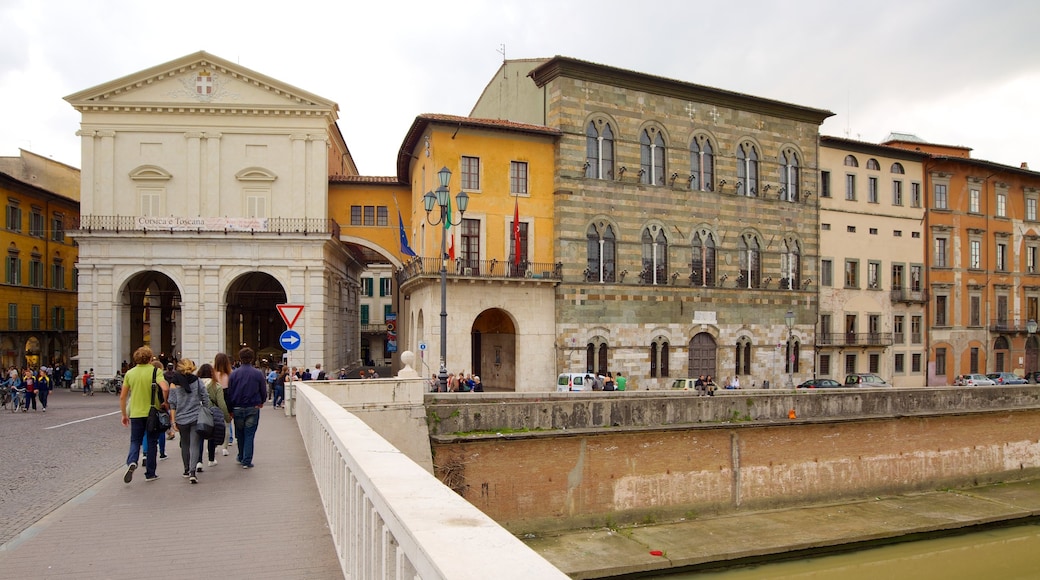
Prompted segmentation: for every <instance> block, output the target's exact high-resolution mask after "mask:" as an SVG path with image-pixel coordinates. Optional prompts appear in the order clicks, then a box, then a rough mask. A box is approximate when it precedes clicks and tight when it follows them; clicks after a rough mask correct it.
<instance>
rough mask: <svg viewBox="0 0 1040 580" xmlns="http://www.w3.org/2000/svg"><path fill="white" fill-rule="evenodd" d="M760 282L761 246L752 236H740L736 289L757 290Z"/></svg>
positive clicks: (755, 237)
mask: <svg viewBox="0 0 1040 580" xmlns="http://www.w3.org/2000/svg"><path fill="white" fill-rule="evenodd" d="M761 280H762V245H761V244H760V243H759V242H758V237H757V236H755V235H754V234H744V235H742V236H740V277H739V278H738V279H737V288H759V287H760V282H761Z"/></svg>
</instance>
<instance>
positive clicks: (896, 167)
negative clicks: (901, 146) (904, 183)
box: [890, 161, 905, 175]
mask: <svg viewBox="0 0 1040 580" xmlns="http://www.w3.org/2000/svg"><path fill="white" fill-rule="evenodd" d="M890 171H891V172H892V173H898V174H900V175H902V174H903V173H905V171H903V164H902V163H899V162H898V161H897V162H895V163H893V164H892V169H890Z"/></svg>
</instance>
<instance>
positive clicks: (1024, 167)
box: [1022, 161, 1029, 169]
mask: <svg viewBox="0 0 1040 580" xmlns="http://www.w3.org/2000/svg"><path fill="white" fill-rule="evenodd" d="M1022 169H1029V163H1027V162H1025V161H1023V162H1022Z"/></svg>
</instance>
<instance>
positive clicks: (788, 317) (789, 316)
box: [784, 310, 794, 388]
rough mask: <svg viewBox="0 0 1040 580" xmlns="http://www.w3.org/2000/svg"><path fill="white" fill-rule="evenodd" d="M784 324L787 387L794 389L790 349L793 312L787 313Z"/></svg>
mask: <svg viewBox="0 0 1040 580" xmlns="http://www.w3.org/2000/svg"><path fill="white" fill-rule="evenodd" d="M784 322H786V323H787V387H788V388H794V350H793V349H792V348H791V339H792V338H793V337H794V312H793V311H791V310H788V311H787V314H785V315H784Z"/></svg>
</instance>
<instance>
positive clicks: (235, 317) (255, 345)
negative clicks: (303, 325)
mask: <svg viewBox="0 0 1040 580" xmlns="http://www.w3.org/2000/svg"><path fill="white" fill-rule="evenodd" d="M285 300H286V299H285V289H284V288H283V287H282V284H281V283H280V282H279V281H278V280H277V279H276V278H275V277H274V276H271V275H270V274H266V273H264V272H251V273H249V274H245V275H243V276H239V277H238V279H236V280H235V281H234V282H232V283H231V285H230V286H229V287H228V293H227V311H226V314H225V316H226V318H225V321H226V325H225V334H224V337H225V340H224V344H225V345H226V346H225V348H226V350H225V352H227V353H228V354H230V355H231V357H232V358H235V357H236V355H237V354H238V350H239V349H240V348H242V347H243V346H248V347H250V348H252V349H253V350H254V351H256V353H257V363H258V364H262V363H263V361H265V360H266V361H267V362H268V363H269V364H278V363H279V362H280V361H281V360H282V353H284V352H285V350H284V349H283V348H282V347H281V344H279V342H278V339H279V337H280V336H281V334H282V332H283V331H285V322H283V321H282V317H281V316H280V315H279V314H278V305H279V304H285Z"/></svg>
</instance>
